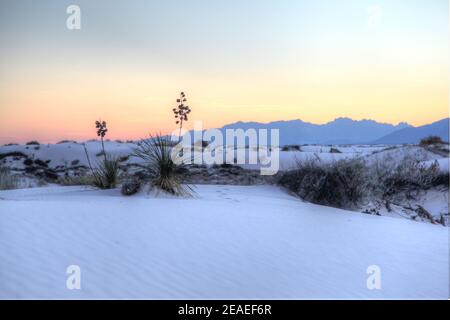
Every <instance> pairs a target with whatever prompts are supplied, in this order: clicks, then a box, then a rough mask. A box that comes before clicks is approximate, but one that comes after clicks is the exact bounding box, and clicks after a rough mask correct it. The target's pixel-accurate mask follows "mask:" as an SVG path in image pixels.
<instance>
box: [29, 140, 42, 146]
mask: <svg viewBox="0 0 450 320" xmlns="http://www.w3.org/2000/svg"><path fill="white" fill-rule="evenodd" d="M26 145H27V146H31V145H40V143H39V142H38V141H36V140H33V141H29V142H27V143H26Z"/></svg>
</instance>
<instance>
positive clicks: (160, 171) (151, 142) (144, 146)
mask: <svg viewBox="0 0 450 320" xmlns="http://www.w3.org/2000/svg"><path fill="white" fill-rule="evenodd" d="M173 154H174V153H173V152H172V144H171V143H170V141H169V140H168V139H167V138H163V137H162V136H161V135H157V136H155V137H153V136H150V138H149V139H144V140H142V141H141V142H140V143H139V144H138V147H137V148H136V149H135V150H134V153H133V156H135V157H138V158H141V159H142V160H144V161H145V164H146V169H147V171H148V173H149V175H150V176H151V177H152V178H151V179H152V181H151V183H152V184H153V185H154V186H156V187H158V188H160V189H161V190H163V191H165V192H168V193H170V194H173V195H179V196H189V195H191V191H192V189H191V187H189V186H188V185H183V184H181V181H180V179H179V177H178V176H177V174H176V170H177V169H178V168H179V167H180V166H182V164H176V163H175V162H174V161H173V160H172V155H173Z"/></svg>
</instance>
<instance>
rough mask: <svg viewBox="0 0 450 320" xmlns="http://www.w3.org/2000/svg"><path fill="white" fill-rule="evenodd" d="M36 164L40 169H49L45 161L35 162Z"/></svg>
mask: <svg viewBox="0 0 450 320" xmlns="http://www.w3.org/2000/svg"><path fill="white" fill-rule="evenodd" d="M34 163H35V164H36V165H38V166H40V167H45V168H47V167H48V165H47V163H46V162H45V161H42V160H41V159H36V160H34Z"/></svg>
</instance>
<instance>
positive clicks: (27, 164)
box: [23, 159, 33, 166]
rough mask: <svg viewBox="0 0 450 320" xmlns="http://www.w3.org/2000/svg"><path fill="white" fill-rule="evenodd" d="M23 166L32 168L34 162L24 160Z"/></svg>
mask: <svg viewBox="0 0 450 320" xmlns="http://www.w3.org/2000/svg"><path fill="white" fill-rule="evenodd" d="M23 164H24V165H26V166H31V165H33V160H31V159H25V160H23Z"/></svg>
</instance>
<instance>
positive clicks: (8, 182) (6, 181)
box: [0, 165, 19, 190]
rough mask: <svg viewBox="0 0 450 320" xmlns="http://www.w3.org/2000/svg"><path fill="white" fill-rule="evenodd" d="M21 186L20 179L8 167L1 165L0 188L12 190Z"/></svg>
mask: <svg viewBox="0 0 450 320" xmlns="http://www.w3.org/2000/svg"><path fill="white" fill-rule="evenodd" d="M18 187H19V180H18V179H17V177H16V176H15V175H13V174H11V171H10V170H9V168H8V167H6V166H2V165H0V190H11V189H17V188H18Z"/></svg>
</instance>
